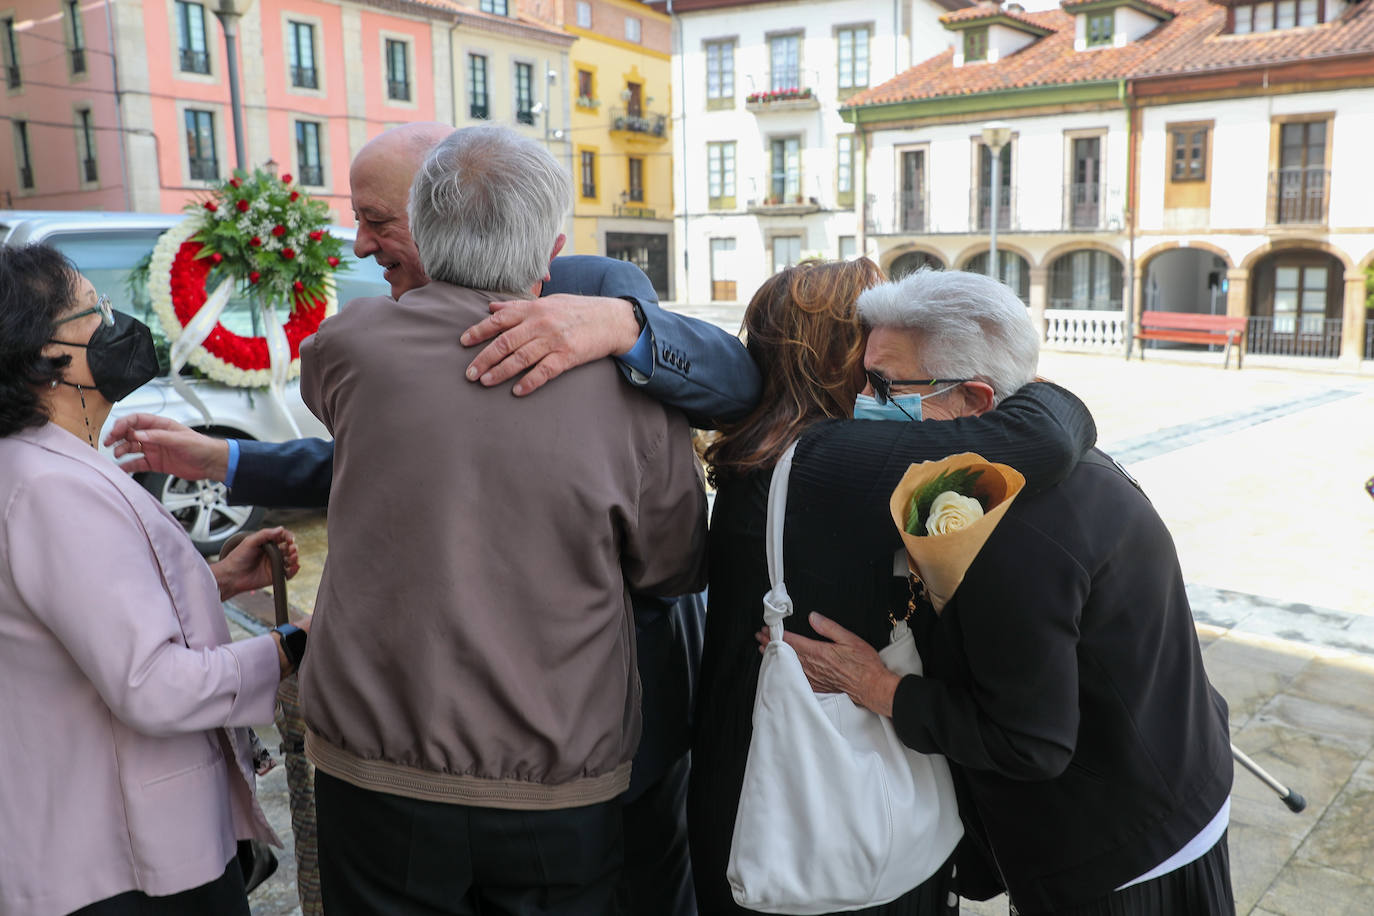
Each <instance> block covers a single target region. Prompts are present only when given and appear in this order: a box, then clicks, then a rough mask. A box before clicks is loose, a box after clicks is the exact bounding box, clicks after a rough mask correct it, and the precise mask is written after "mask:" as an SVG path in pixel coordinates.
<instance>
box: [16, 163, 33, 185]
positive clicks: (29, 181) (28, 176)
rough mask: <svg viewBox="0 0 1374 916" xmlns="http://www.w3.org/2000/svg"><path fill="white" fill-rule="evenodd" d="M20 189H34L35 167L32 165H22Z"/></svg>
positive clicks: (20, 169) (20, 168)
mask: <svg viewBox="0 0 1374 916" xmlns="http://www.w3.org/2000/svg"><path fill="white" fill-rule="evenodd" d="M19 187H21V188H32V187H33V166H30V165H21V166H20V167H19Z"/></svg>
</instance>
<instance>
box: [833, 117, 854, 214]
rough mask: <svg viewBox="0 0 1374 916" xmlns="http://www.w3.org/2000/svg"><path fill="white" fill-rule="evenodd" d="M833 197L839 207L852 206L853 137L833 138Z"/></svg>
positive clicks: (841, 135) (850, 135) (845, 135)
mask: <svg viewBox="0 0 1374 916" xmlns="http://www.w3.org/2000/svg"><path fill="white" fill-rule="evenodd" d="M835 196H836V198H837V199H838V202H839V205H840V206H841V207H852V206H854V135H853V134H840V135H839V136H838V137H836V138H835Z"/></svg>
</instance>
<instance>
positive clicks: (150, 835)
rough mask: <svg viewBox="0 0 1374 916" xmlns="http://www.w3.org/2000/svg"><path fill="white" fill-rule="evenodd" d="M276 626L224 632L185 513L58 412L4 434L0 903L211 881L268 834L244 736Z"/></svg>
mask: <svg viewBox="0 0 1374 916" xmlns="http://www.w3.org/2000/svg"><path fill="white" fill-rule="evenodd" d="M277 680H278V667H277V650H276V645H275V643H274V641H273V640H272V639H271V638H270V637H268V636H261V637H257V638H254V639H248V640H243V641H241V642H238V643H230V641H229V630H228V626H227V624H226V623H225V619H224V613H223V610H222V609H221V607H220V602H219V592H218V589H217V588H216V585H215V581H214V577H213V575H211V573H210V570H209V567H208V566H207V565H206V563H205V561H204V559H202V558H201V556H200V555H199V554H198V553H197V552H196V550H195V548H194V547H193V546H192V545H191V542H190V540H189V539H188V538H187V537H186V534H185V532H183V531H182V529H181V527H180V525H178V524H177V523H176V521H175V520H174V519H173V518H172V517H171V516H170V515H168V514H167V512H166V511H164V510H163V509H162V507H161V506H159V505H158V504H157V502H156V500H154V499H153V498H152V497H151V496H150V495H149V494H148V493H147V492H145V491H144V490H143V489H142V488H141V487H140V486H139V485H138V484H137V483H135V482H134V481H133V480H131V479H130V478H129V477H128V476H127V475H126V474H124V472H123V471H121V470H119V468H118V467H117V466H116V465H115V464H114V463H113V462H111V461H110V460H109V459H108V458H105V457H104V456H102V455H99V454H98V453H96V452H95V451H93V450H92V449H91V448H90V447H89V446H88V445H87V444H86V443H85V442H82V441H81V440H79V439H77V438H75V437H74V436H72V435H70V434H69V433H67V432H66V431H65V430H63V429H61V428H59V427H57V426H55V425H53V424H51V423H49V424H47V425H46V426H42V427H39V428H37V429H28V430H24V431H22V432H20V433H16V434H14V435H11V436H8V437H4V438H0V913H4V914H6V916H24V914H36V916H43V914H59V913H67V912H70V911H71V910H74V909H77V908H79V907H82V906H85V905H86V904H88V903H92V902H94V901H96V900H101V899H104V898H106V897H111V896H114V895H115V894H119V893H123V892H124V891H128V890H142V891H144V892H146V893H148V894H153V895H165V894H171V893H176V892H178V891H183V890H187V889H189V888H192V887H196V886H198V885H201V884H204V883H206V882H207V881H211V880H213V879H214V878H216V877H218V876H219V875H220V874H221V873H222V872H223V871H224V868H225V865H226V864H227V863H228V861H229V860H230V858H232V856H233V854H234V841H235V838H236V837H249V836H256V837H259V838H261V839H264V840H269V841H275V840H276V837H275V836H274V835H273V834H272V831H271V828H269V827H268V826H267V822H266V820H265V819H264V818H263V815H262V811H261V809H259V808H258V806H257V803H256V801H255V800H254V798H253V770H252V767H251V764H250V759H249V755H248V739H247V733H246V732H245V731H244V729H243V728H241V726H246V725H249V724H253V723H264V722H269V721H271V719H272V706H273V701H274V697H275V692H276V686H277Z"/></svg>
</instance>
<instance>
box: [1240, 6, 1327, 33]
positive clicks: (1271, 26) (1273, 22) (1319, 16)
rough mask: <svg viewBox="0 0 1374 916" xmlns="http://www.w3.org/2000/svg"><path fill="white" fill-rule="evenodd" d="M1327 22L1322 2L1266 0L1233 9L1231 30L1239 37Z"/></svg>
mask: <svg viewBox="0 0 1374 916" xmlns="http://www.w3.org/2000/svg"><path fill="white" fill-rule="evenodd" d="M1323 21H1325V10H1324V8H1323V5H1322V3H1321V2H1320V0H1263V2H1260V3H1238V4H1236V5H1235V6H1233V7H1232V8H1231V31H1232V32H1234V33H1235V34H1237V35H1246V34H1249V33H1251V32H1271V31H1274V30H1276V29H1291V28H1302V27H1304V26H1313V25H1317V24H1319V23H1321V22H1323Z"/></svg>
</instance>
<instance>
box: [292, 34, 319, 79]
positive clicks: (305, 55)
mask: <svg viewBox="0 0 1374 916" xmlns="http://www.w3.org/2000/svg"><path fill="white" fill-rule="evenodd" d="M286 59H287V63H288V64H290V66H291V85H292V86H295V87H296V88H297V89H318V88H319V87H320V80H319V74H318V73H317V72H316V71H315V27H314V26H313V25H311V24H310V23H308V22H288V23H287V24H286Z"/></svg>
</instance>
